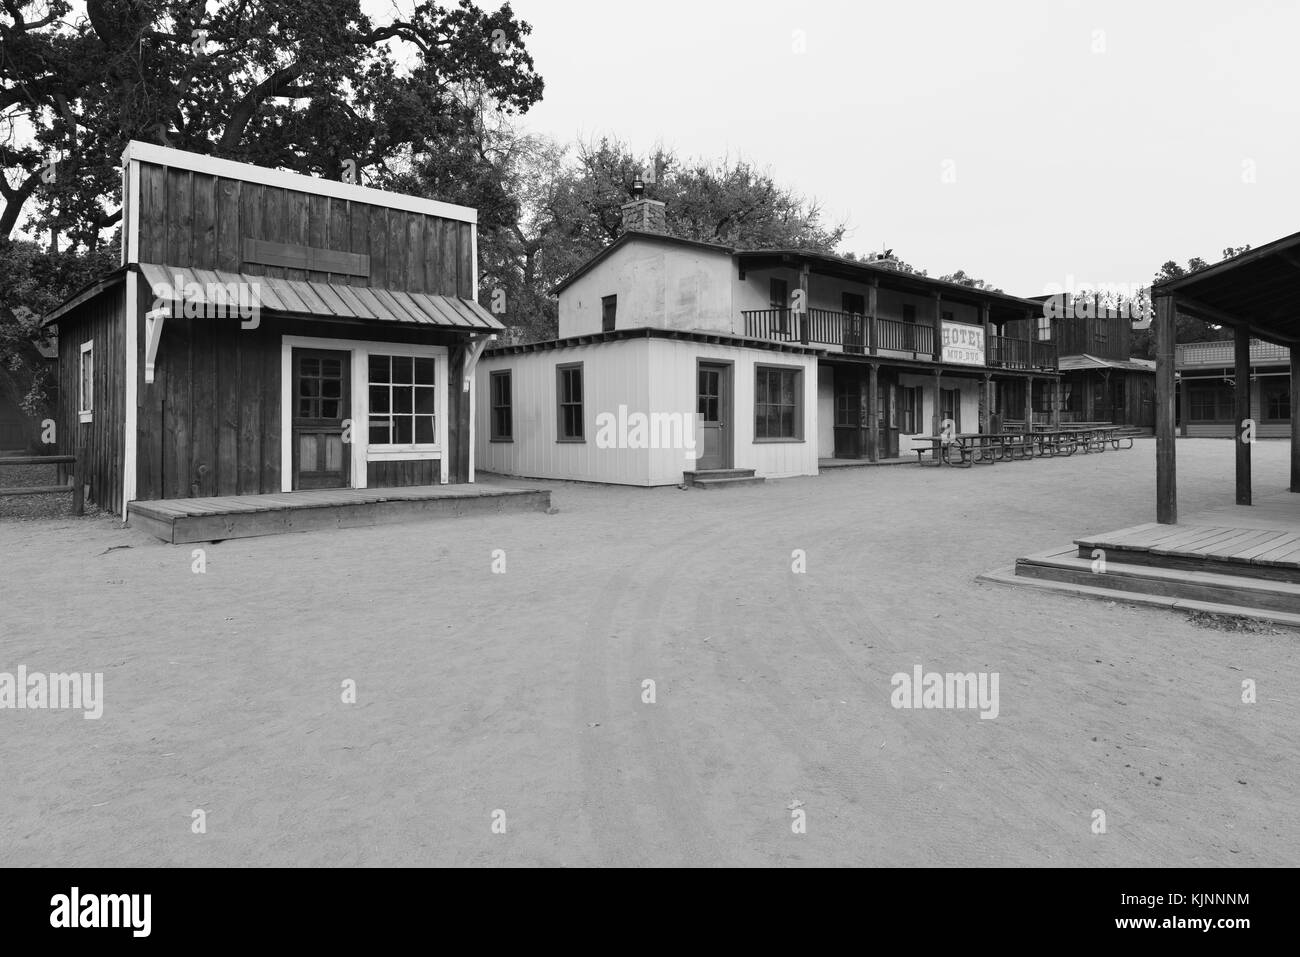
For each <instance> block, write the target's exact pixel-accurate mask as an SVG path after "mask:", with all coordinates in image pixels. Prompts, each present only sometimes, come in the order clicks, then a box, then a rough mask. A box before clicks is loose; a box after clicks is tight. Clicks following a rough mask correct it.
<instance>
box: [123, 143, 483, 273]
mask: <svg viewBox="0 0 1300 957" xmlns="http://www.w3.org/2000/svg"><path fill="white" fill-rule="evenodd" d="M473 235H474V234H473V227H472V226H471V225H470V224H469V223H465V222H460V221H457V220H453V219H444V218H441V217H438V216H429V215H424V214H421V213H411V212H406V211H403V210H398V209H389V208H386V207H383V206H375V205H370V204H367V203H359V202H353V201H351V200H343V199H336V198H334V197H330V196H320V195H314V194H311V193H307V192H301V191H298V190H291V189H283V188H280V187H274V186H265V185H262V184H259V183H251V182H247V181H245V180H239V179H229V178H226V177H220V176H211V175H207V174H204V173H195V172H192V171H190V170H183V169H176V168H171V167H165V166H159V165H156V164H153V163H145V162H142V163H141V164H140V247H139V261H140V262H149V263H159V264H162V265H173V266H188V267H191V268H194V269H220V270H225V271H230V272H245V273H249V274H252V275H258V276H277V277H280V278H283V279H307V280H318V281H322V282H337V283H347V284H350V285H371V286H379V287H385V288H391V289H402V290H405V291H407V292H424V293H429V294H434V295H443V296H460V297H462V298H465V299H472V298H474V297H475V295H476V290H475V289H474V277H473V254H474V251H473V242H474V239H473ZM245 239H255V240H261V241H264V242H269V243H283V244H287V245H290V246H298V247H311V248H313V249H323V250H330V251H333V252H340V253H355V254H359V255H364V256H369V257H370V275H369V276H356V275H351V274H348V273H342V272H339V273H333V272H317V271H310V270H306V269H294V268H288V267H284V266H272V265H267V264H265V263H258V262H250V261H246V260H245V259H244V258H243V257H244V253H245V245H244V240H245Z"/></svg>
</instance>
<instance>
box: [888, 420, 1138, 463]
mask: <svg viewBox="0 0 1300 957" xmlns="http://www.w3.org/2000/svg"><path fill="white" fill-rule="evenodd" d="M1125 440H1127V441H1128V445H1127V446H1125V448H1130V449H1131V448H1132V447H1133V435H1132V430H1129V429H1125V428H1124V427H1122V426H1115V425H1110V426H1079V427H1072V426H1062V427H1059V428H1035V429H1034V430H1033V431H1032V432H953V433H948V434H943V435H918V436H915V437H913V439H912V441H913V443H914V444H913V446H912V451H914V452H915V453H916V460H917V462H918V463H919V464H925V461H924V458H923V456H924V455H925V453H926V452H929V453H930V455H931V460H932V461H933V462H934V463H935V464H936V465H950V466H954V467H958V468H969V467H971V466H972V465H976V464H983V465H992V464H993V463H994V462H1003V461H1014V460H1016V459H1020V460H1022V461H1028V460H1029V459H1032V458H1034V456H1035V455H1037V456H1038V457H1039V458H1044V457H1047V456H1057V455H1063V456H1070V455H1073V454H1074V453H1075V452H1077V451H1079V450H1080V449H1082V450H1083V451H1084V452H1104V451H1106V448H1107V446H1110V447H1112V448H1115V449H1118V448H1120V442H1123V441H1125Z"/></svg>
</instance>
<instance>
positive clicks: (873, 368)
mask: <svg viewBox="0 0 1300 957" xmlns="http://www.w3.org/2000/svg"><path fill="white" fill-rule="evenodd" d="M865 384H866V389H867V401H866V403H865V404H864V405H863V408H865V409H866V411H867V429H866V432H867V461H868V462H878V461H880V428H879V426H880V408H879V403H878V401H877V392H878V391H879V388H880V364H879V363H877V362H873V363H871V364H870V365H868V366H867V378H866V383H865Z"/></svg>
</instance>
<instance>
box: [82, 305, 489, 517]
mask: <svg viewBox="0 0 1300 957" xmlns="http://www.w3.org/2000/svg"><path fill="white" fill-rule="evenodd" d="M148 296H149V291H148V290H147V289H145V288H144V285H143V284H141V287H140V297H141V303H140V308H139V319H138V325H139V335H140V341H141V343H143V342H144V341H145V328H144V327H145V320H144V314H145V312H147V311H148V307H149V303H148V302H147V301H146V300H147V298H148ZM285 335H293V336H320V337H324V338H332V339H360V340H373V339H378V338H380V337H381V335H382V339H383V340H384V341H388V342H407V343H423V344H426V345H441V346H449V347H452V348H451V353H450V362H449V375H448V382H447V389H448V394H447V416H448V442H447V445H448V448H447V456H448V468H449V474H448V481H449V482H466V481H468V480H469V474H468V473H469V449H468V441H469V438H468V428H467V424H468V405H469V396H468V394H466V393H464V392H463V391H462V389H461V386H460V381H461V380H460V363H461V350H460V347H458V346H457V343H458V342H459V337H457V336H455V335H454V334H452V333H450V332H448V331H446V330H441V329H428V328H421V327H418V326H399V325H396V324H392V325H388V326H385V327H384V328H383V329H382V333H381V332H380V330H377V329H376V328H375V327H374V326H373V325H365V326H362V325H355V324H344V323H329V322H312V321H304V320H293V319H284V318H279V317H275V316H268V315H265V314H263V316H262V319H261V323H260V325H259V326H258V327H257V328H256V329H243V328H241V327H240V324H239V322H238V321H237V320H233V319H168V320H167V322H166V325H165V326H164V329H163V333H162V337H161V340H160V343H159V347H158V357H157V362H156V365H155V370H154V381H153V383H152V384H149V385H146V384H145V382H144V363H143V361H142V362H141V363H140V370H139V373H138V390H139V391H138V393H137V394H138V396H139V402H138V407H139V418H138V420H137V421H138V432H137V436H138V437H137V443H138V444H137V450H138V451H137V469H138V471H137V479H136V498H137V499H139V500H141V501H149V500H153V499H160V498H192V497H201V496H214V495H247V494H254V493H259V492H261V493H273V492H279V491H280V489H281V475H280V468H281V443H282V441H284V437H283V436H282V435H281V417H280V395H281V376H280V361H281V338H282V336H285ZM364 387H365V383H353V389H354V392H355V390H356V389H360V388H364ZM74 417H75V410H74ZM360 428H361V430H362V432H363V434H364V423H362V424H360ZM393 464H394V465H405V464H407V463H393ZM420 464H421V465H422V466H423V465H424V464H425V463H420ZM417 471H418V469H417ZM421 474H424V473H421ZM394 477H395V478H394ZM390 478H393V481H392V482H391V483H390V482H389V479H390ZM434 481H436V479H434ZM390 484H392V485H406V484H412V483H411V482H409V481H406V476H405V473H403V472H402V471H401V470H400V469H396V468H395V469H392V470H387V471H385V470H380V471H379V473H378V475H377V478H376V479H375V480H372V481H370V485H371V486H372V487H386V486H388V485H390ZM418 484H428V483H425V482H420V483H418Z"/></svg>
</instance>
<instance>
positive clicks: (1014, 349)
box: [741, 309, 1057, 371]
mask: <svg viewBox="0 0 1300 957" xmlns="http://www.w3.org/2000/svg"><path fill="white" fill-rule="evenodd" d="M741 317H742V319H743V320H744V327H745V328H744V334H745V336H746V337H748V338H750V339H766V340H770V341H775V342H797V343H802V344H804V345H820V346H827V347H829V348H831V349H832V350H834V351H837V352H845V353H847V354H849V355H871V356H886V357H896V358H910V359H924V360H929V361H933V362H941V361H943V360H942V352H943V350H942V346H941V345H940V344H938V343H936V342H935V335H934V326H933V325H931V324H928V323H919V322H909V321H906V320H903V319H890V318H886V317H884V316H876V317H875V318H874V319H873V318H872V317H871V316H866V315H859V314H857V313H848V312H836V311H834V310H831V309H809V310H807V311H806V312H804V313H797V312H794V311H793V310H791V309H748V310H745V311H743V312H741ZM984 359H985V364H986V365H987V366H988V367H989V368H994V369H1042V370H1046V371H1056V368H1057V357H1056V345H1055V343H1052V342H1044V341H1036V340H1032V339H1016V338H1012V337H1010V336H999V335H990V336H988V337H987V342H986V344H985V354H984Z"/></svg>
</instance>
